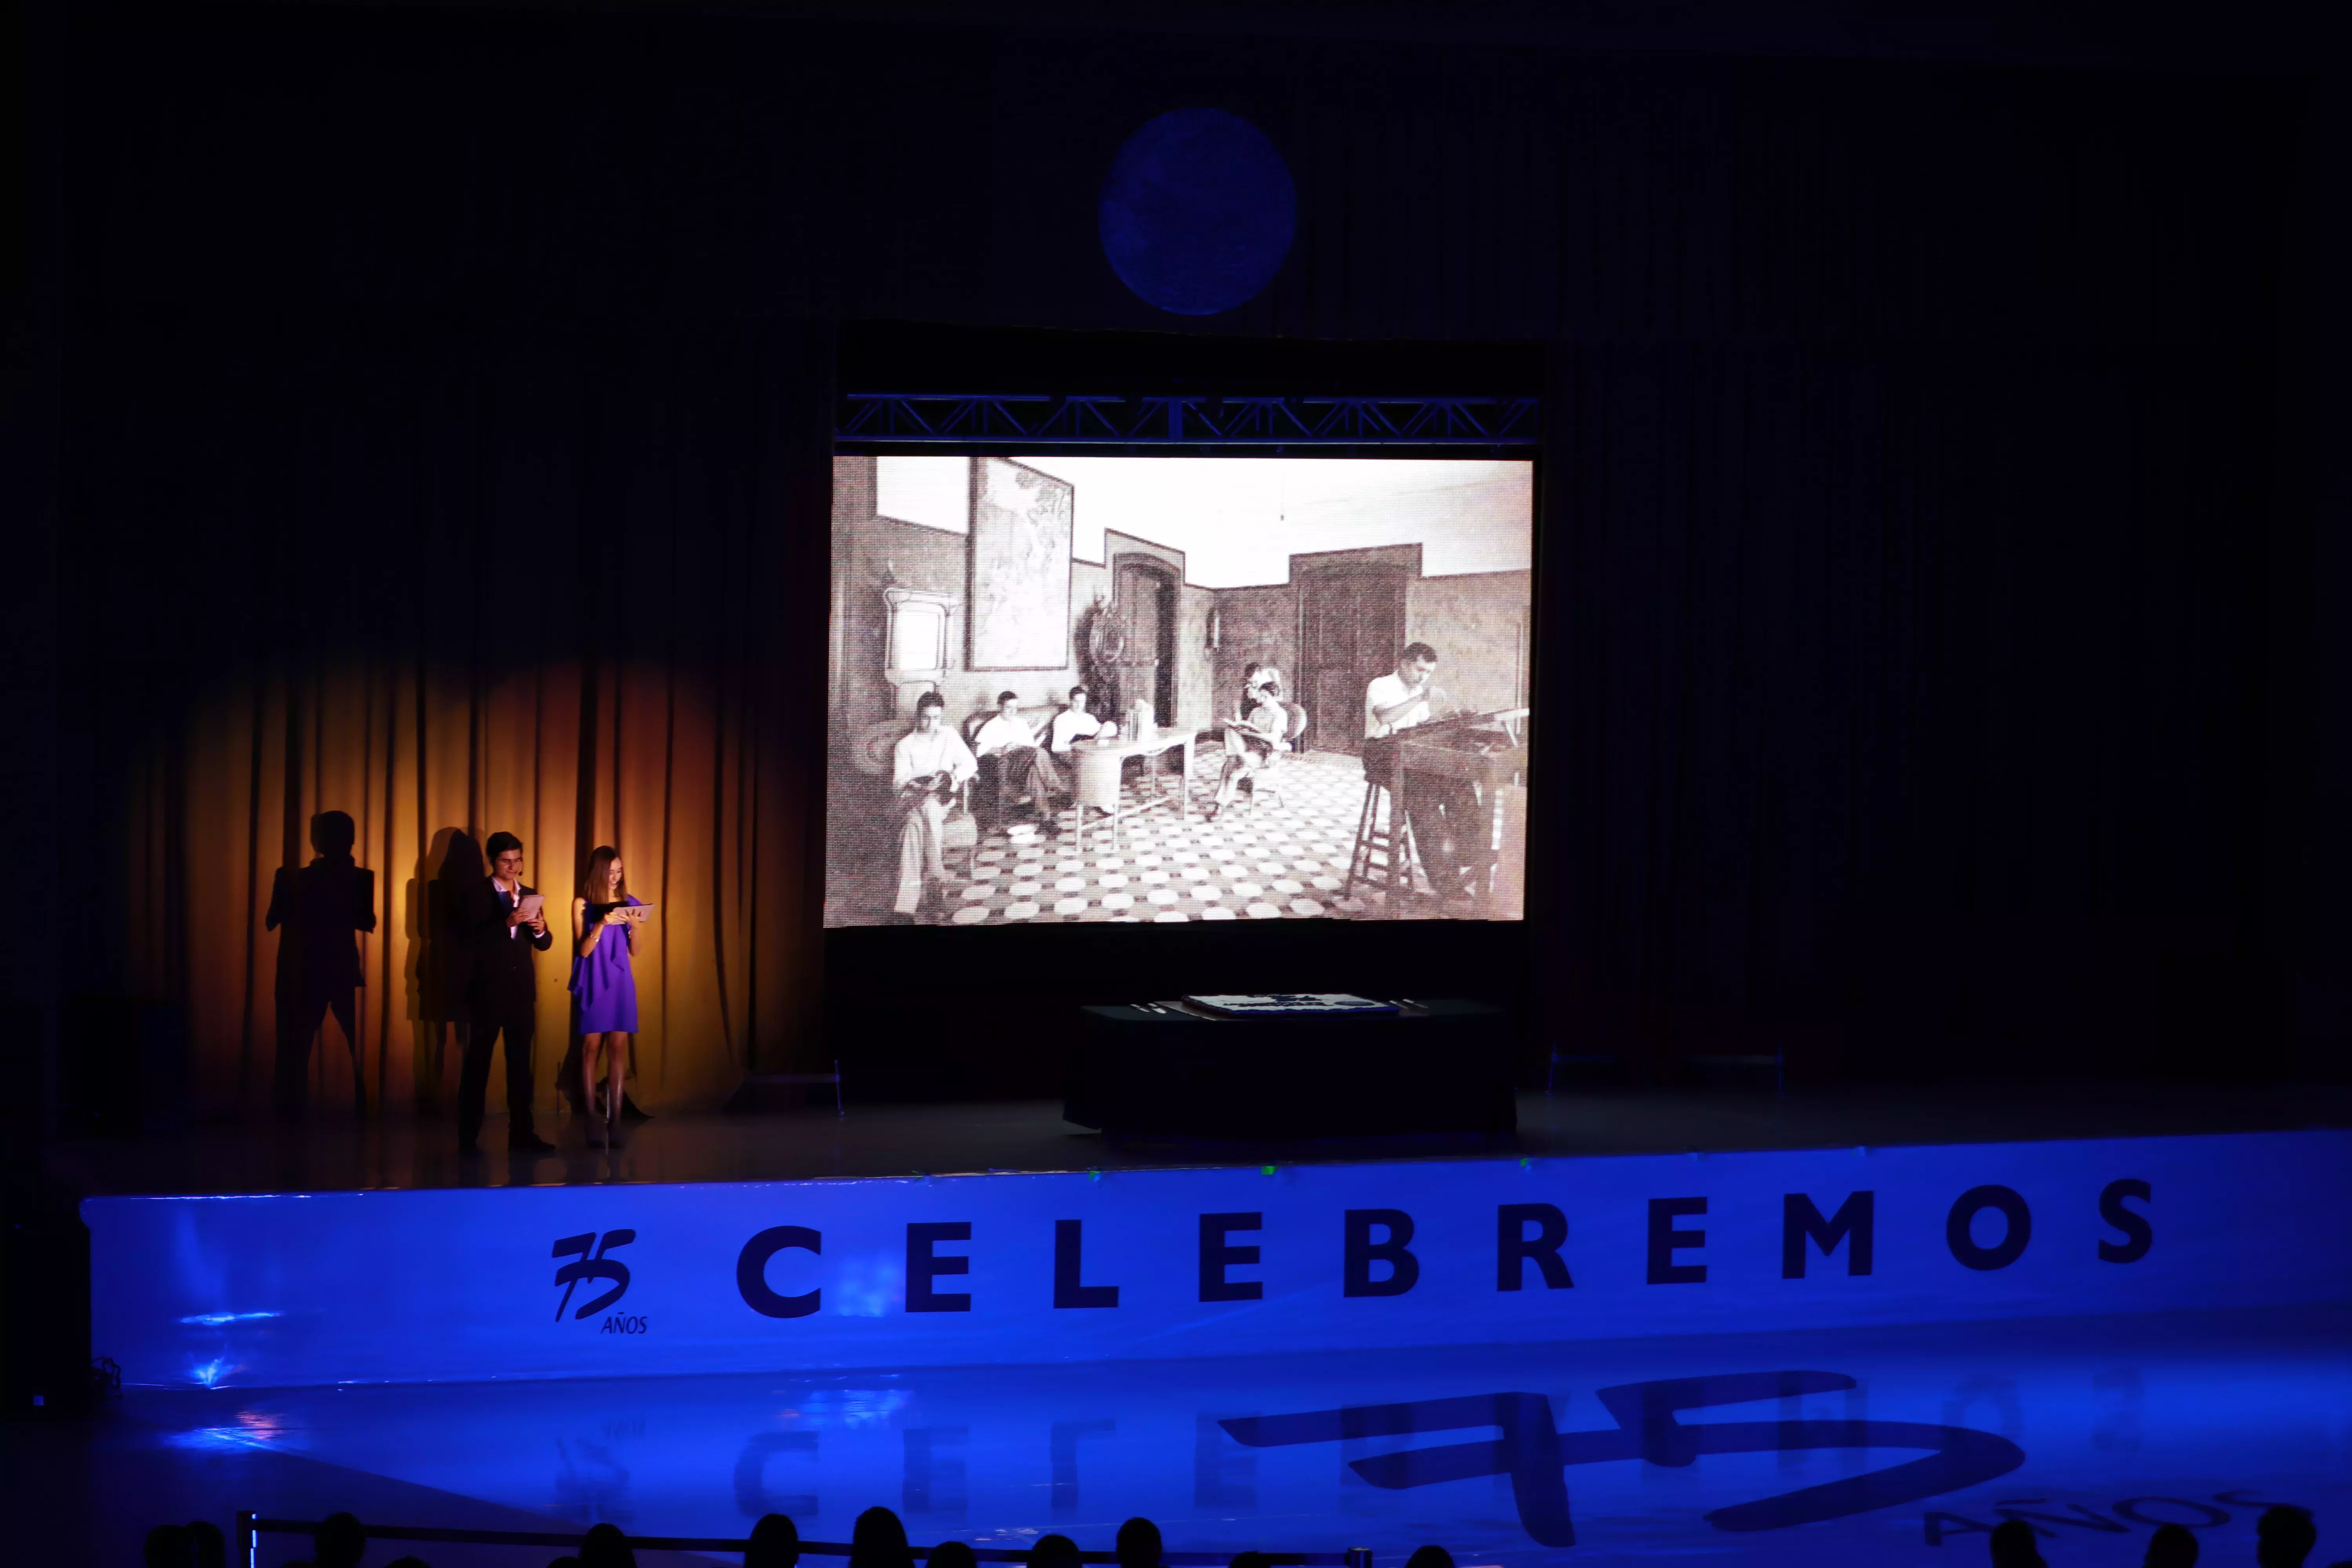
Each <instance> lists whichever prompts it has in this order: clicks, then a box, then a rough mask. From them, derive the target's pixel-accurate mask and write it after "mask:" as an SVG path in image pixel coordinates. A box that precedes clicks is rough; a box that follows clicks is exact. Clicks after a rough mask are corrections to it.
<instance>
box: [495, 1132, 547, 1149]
mask: <svg viewBox="0 0 2352 1568" xmlns="http://www.w3.org/2000/svg"><path fill="white" fill-rule="evenodd" d="M507 1152H508V1153H509V1154H552V1153H554V1152H555V1145H554V1144H552V1143H551V1142H548V1141H547V1140H546V1139H544V1138H541V1137H539V1136H537V1135H536V1134H534V1133H530V1132H525V1133H523V1134H521V1135H520V1137H510V1138H509V1139H508V1140H507Z"/></svg>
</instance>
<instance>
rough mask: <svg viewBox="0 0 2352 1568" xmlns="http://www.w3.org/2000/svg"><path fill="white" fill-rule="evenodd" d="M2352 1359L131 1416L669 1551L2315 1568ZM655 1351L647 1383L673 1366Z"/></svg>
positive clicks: (1473, 1353) (2064, 1342) (297, 1393)
mask: <svg viewBox="0 0 2352 1568" xmlns="http://www.w3.org/2000/svg"><path fill="white" fill-rule="evenodd" d="M1568 1307H1569V1310H1570V1311H1572V1310H1573V1303H1572V1302H1571V1303H1569V1304H1568ZM2347 1329H2352V1309H2347V1308H2343V1307H2336V1308H2328V1309H2296V1310H2284V1309H2281V1310H2264V1311H2254V1312H2229V1313H2194V1314H2150V1315H2147V1316H2139V1317H2128V1318H2109V1319H2052V1320H2042V1321H2023V1322H2020V1321H2010V1322H2001V1323H1960V1324H1947V1325H1939V1326H1935V1327H1929V1328H1899V1329H1898V1328H1889V1329H1876V1330H1864V1331H1842V1332H1839V1333H1835V1334H1779V1335H1757V1336H1745V1337H1710V1338H1678V1339H1658V1340H1643V1341H1625V1342H1610V1343H1583V1344H1578V1343H1553V1344H1543V1345H1528V1346H1507V1347H1506V1346H1495V1347H1480V1348H1476V1349H1469V1350H1440V1351H1403V1350H1399V1351H1388V1352H1379V1353H1367V1354H1344V1355H1340V1354H1335V1355H1330V1356H1325V1357H1302V1358H1285V1359H1283V1360H1281V1361H1278V1362H1268V1361H1264V1360H1248V1361H1223V1362H1219V1361H1188V1362H1181V1363H1124V1364H1111V1365H1105V1364H1101V1363H1096V1364H1091V1365H1086V1366H1067V1367H1064V1366H1048V1367H988V1368H968V1369H954V1370H926V1371H921V1372H908V1373H854V1374H841V1375H834V1374H827V1375H823V1376H803V1375H798V1374H795V1373H790V1372H781V1371H780V1372H777V1373H772V1374H767V1375H755V1376H735V1377H724V1378H693V1379H667V1378H650V1377H649V1378H631V1379H622V1380H614V1381H608V1382H593V1383H574V1384H498V1385H460V1386H404V1387H375V1388H358V1387H354V1388H344V1389H303V1390H289V1391H283V1392H267V1391H263V1392H255V1391H245V1392H223V1393H215V1394H161V1393H154V1392H147V1393H134V1394H131V1396H130V1398H129V1400H128V1401H127V1405H128V1408H129V1411H130V1413H131V1414H132V1415H136V1416H138V1417H139V1418H141V1419H142V1420H145V1421H149V1422H153V1423H157V1424H160V1426H162V1427H163V1428H164V1429H166V1431H167V1432H168V1434H169V1436H168V1437H167V1438H166V1442H167V1444H168V1445H170V1446H172V1447H173V1448H174V1449H175V1451H178V1452H182V1453H184V1454H188V1455H191V1456H196V1455H202V1454H205V1453H206V1452H208V1451H212V1452H241V1451H251V1450H263V1451H268V1452H272V1453H282V1454H298V1455H303V1456H307V1457H308V1458H310V1459H312V1460H318V1461H324V1462H326V1463H328V1464H331V1465H334V1466H339V1467H343V1468H344V1469H345V1471H346V1473H351V1474H353V1475H359V1474H365V1475H370V1476H375V1477H383V1478H388V1479H390V1480H392V1481H394V1482H396V1483H399V1484H401V1485H403V1486H407V1487H428V1488H437V1489H443V1490H445V1491H447V1492H452V1493H458V1494H463V1495H464V1496H466V1497H468V1498H472V1499H478V1500H481V1501H482V1502H484V1503H486V1504H497V1505H502V1506H503V1507H504V1508H506V1509H509V1510H520V1511H523V1512H529V1513H532V1514H536V1515H539V1516H541V1517H542V1518H546V1519H550V1520H560V1521H566V1522H567V1523H585V1522H588V1521H596V1520H611V1521H614V1522H615V1523H618V1524H620V1525H621V1526H622V1527H623V1528H624V1529H626V1530H630V1531H638V1532H667V1533H678V1534H707V1535H719V1534H729V1533H740V1532H741V1531H744V1530H745V1529H747V1528H748V1526H749V1523H750V1521H751V1519H753V1518H755V1517H757V1516H758V1515H760V1514H761V1513H764V1512H767V1511H769V1510H780V1511H783V1512H788V1513H790V1514H792V1515H793V1517H794V1518H795V1520H797V1521H800V1523H801V1525H802V1529H803V1533H804V1534H805V1535H808V1536H811V1537H815V1538H822V1539H836V1540H837V1539H843V1538H845V1536H846V1534H847V1532H848V1530H849V1525H850V1521H851V1519H852V1518H853V1517H854V1516H855V1514H856V1512H857V1511H858V1510H860V1509H863V1508H865V1507H866V1506H868V1505H869V1504H872V1503H877V1502H879V1503H884V1504H887V1505H888V1506H890V1507H892V1508H894V1509H897V1510H899V1511H900V1512H901V1513H902V1514H904V1515H905V1517H906V1519H907V1522H908V1528H909V1531H910V1533H911V1534H913V1535H914V1536H915V1537H916V1538H917V1539H919V1540H923V1541H940V1540H945V1539H950V1538H952V1539H961V1540H966V1541H971V1542H975V1543H980V1544H1004V1543H1017V1542H1022V1541H1025V1540H1030V1539H1034V1537H1035V1536H1036V1535H1037V1534H1038V1533H1040V1532H1042V1531H1063V1532H1065V1533H1067V1534H1069V1535H1072V1536H1074V1537H1075V1538H1076V1540H1077V1541H1078V1542H1080V1544H1081V1545H1082V1546H1086V1547H1088V1548H1093V1547H1096V1546H1108V1544H1109V1542H1110V1538H1111V1535H1112V1532H1113V1531H1115V1530H1116V1528H1117V1526H1118V1522H1119V1521H1121V1520H1123V1519H1125V1518H1127V1517H1129V1515H1133V1514H1144V1515H1148V1516H1150V1517H1151V1518H1153V1519H1155V1520H1158V1521H1160V1523H1161V1525H1162V1526H1163V1528H1164V1529H1165V1531H1166V1533H1167V1538H1168V1543H1169V1546H1170V1548H1171V1550H1181V1551H1202V1550H1208V1551H1216V1552H1228V1551H1238V1550H1241V1549H1244V1548H1247V1547H1261V1548H1269V1549H1276V1548H1287V1549H1291V1550H1307V1551H1337V1550H1340V1549H1342V1548H1345V1547H1349V1546H1364V1545H1369V1546H1370V1547H1371V1548H1373V1550H1374V1551H1375V1552H1376V1554H1377V1561H1379V1562H1380V1563H1382V1564H1384V1565H1386V1568H1395V1565H1396V1564H1397V1563H1400V1562H1401V1561H1402V1557H1403V1555H1404V1553H1405V1552H1408V1551H1409V1550H1410V1549H1411V1548H1412V1546H1414V1545H1416V1544H1418V1543H1420V1542H1428V1541H1436V1542H1444V1543H1445V1544H1447V1545H1448V1546H1450V1547H1451V1548H1452V1549H1453V1551H1454V1554H1455V1556H1456V1558H1457V1560H1459V1561H1460V1562H1462V1563H1465V1564H1471V1563H1512V1564H1517V1563H1528V1564H1533V1563H1572V1562H1593V1561H1609V1560H1612V1559H1617V1558H1625V1557H1663V1556H1675V1557H1688V1556H1691V1555H1694V1554H1698V1555H1705V1556H1707V1557H1710V1558H1714V1559H1716V1560H1718V1561H1737V1562H1739V1563H1759V1564H1776V1565H1777V1564H1783V1563H1785V1564H1789V1565H1790V1568H1794V1565H1796V1564H1800V1563H1802V1564H1807V1565H1814V1564H1820V1563H1855V1564H1863V1563H1868V1564H1872V1565H1874V1568H1875V1565H1883V1564H1886V1563H1954V1564H1961V1563H1965V1564H1968V1565H1969V1568H1975V1565H1976V1564H1978V1563H1981V1562H1982V1561H1983V1553H1984V1550H1985V1541H1984V1534H1985V1532H1986V1531H1988V1530H1989V1529H1990V1527H1991V1526H1992V1525H1994V1524H1997V1523H1999V1522H2000V1521H2001V1520H2002V1519H2003V1518H2004V1517H2023V1518H2027V1519H2029V1520H2030V1521H2033V1522H2035V1523H2036V1524H2037V1526H2038V1527H2039V1528H2041V1529H2042V1530H2043V1531H2045V1532H2046V1533H2047V1535H2048V1537H2049V1539H2047V1540H2046V1541H2044V1542H2043V1552H2044V1554H2045V1555H2046V1556H2047V1557H2048V1559H2049V1561H2050V1563H2051V1564H2052V1568H2075V1565H2078V1564H2079V1565H2083V1568H2092V1565H2097V1568H2126V1564H2137V1563H2138V1562H2139V1561H2140V1558H2141V1555H2142V1553H2143V1552H2145V1550H2146V1547H2147V1537H2148V1534H2149V1531H2151V1530H2152V1529H2153V1528H2154V1527H2155V1525H2156V1524H2157V1523H2158V1522H2161V1521H2168V1520H2177V1521H2179V1522H2182V1523H2184V1524H2187V1525H2189V1526H2190V1527H2191V1528H2193V1529H2195V1530H2196V1531H2198V1532H2199V1534H2200V1539H2201V1540H2202V1541H2203V1542H2204V1550H2205V1553H2206V1560H2207V1561H2208V1562H2209V1563H2215V1564H2217V1565H2218V1564H2243V1563H2252V1561H2253V1539H2252V1529H2253V1521H2254V1518H2255V1515H2256V1514H2257V1513H2258V1512H2259V1511H2260V1509H2261V1506H2262V1505H2263V1503H2265V1502H2269V1501H2287V1502H2293V1503H2297V1504H2300V1505H2303V1506H2305V1507H2308V1508H2311V1509H2313V1510H2315V1511H2316V1513H2317V1516H2318V1521H2319V1525H2320V1530H2321V1539H2320V1547H2319V1550H2318V1552H2316V1553H2315V1554H2314V1556H2313V1558H2312V1562H2313V1563H2315V1564H2316V1563H2327V1562H2332V1561H2334V1560H2335V1559H2336V1558H2339V1557H2343V1556H2346V1555H2347V1554H2348V1553H2347V1552H2346V1550H2345V1543H2346V1542H2347V1539H2352V1333H2347ZM649 1330H650V1331H649V1332H648V1333H647V1334H646V1335H645V1336H642V1337H635V1338H629V1339H625V1340H616V1341H615V1342H614V1347H613V1348H614V1358H615V1360H616V1361H621V1362H634V1363H636V1364H643V1365H653V1364H656V1363H657V1360H658V1356H657V1352H658V1344H659V1341H658V1337H657V1336H658V1334H659V1332H660V1324H659V1323H657V1322H656V1323H653V1324H651V1325H649ZM255 1485H256V1486H257V1489H263V1490H266V1489H267V1486H266V1482H262V1481H257V1482H256V1483H255ZM409 1495H411V1496H421V1495H423V1494H409ZM220 1501H221V1507H222V1508H223V1509H224V1510H226V1509H227V1508H231V1507H237V1506H243V1507H254V1508H260V1509H264V1510H268V1509H269V1508H271V1507H272V1506H273V1500H272V1499H271V1498H269V1497H267V1496H252V1497H242V1498H239V1499H236V1500H226V1499H224V1500H220ZM361 1501H362V1500H356V1499H355V1500H354V1504H355V1506H357V1505H359V1504H360V1502H361ZM403 1522H424V1521H403ZM1571 1541H1572V1542H1573V1544H1570V1542H1571ZM291 1554H292V1552H291V1543H288V1550H287V1551H286V1552H282V1553H280V1555H279V1556H278V1557H275V1558H272V1557H267V1556H266V1557H265V1559H264V1560H265V1561H282V1560H283V1558H284V1557H285V1556H287V1555H291Z"/></svg>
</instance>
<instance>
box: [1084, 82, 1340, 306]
mask: <svg viewBox="0 0 2352 1568" xmlns="http://www.w3.org/2000/svg"><path fill="white" fill-rule="evenodd" d="M1100 221H1101V228H1102V247H1103V254H1104V255H1105V256H1107V257H1108V258H1110V264H1111V267H1112V268H1113V269H1115V270H1116V271H1117V272H1118V275H1119V278H1120V279H1121V280H1122V281H1123V282H1125V283H1126V285H1127V286H1128V287H1129V288H1130V289H1134V290H1135V292H1136V294H1137V296H1138V297H1139V298H1140V299H1142V300H1145V301H1146V302H1147V303H1150V304H1153V305H1157V306H1158V307H1160V309H1161V310H1166V311H1169V312H1171V314H1174V315H1179V316H1213V315H1216V314H1217V313H1219V312H1220V311H1223V310H1232V309H1234V307H1235V306H1237V305H1243V304H1246V303H1247V302H1249V301H1250V300H1254V299H1255V298H1256V297H1257V294H1258V292H1259V290H1261V289H1264V288H1265V286H1266V285H1267V284H1268V283H1270V282H1272V281H1273V279H1274V275H1275V273H1276V271H1277V270H1279V269H1280V268H1281V266H1282V261H1283V258H1284V257H1286V256H1287V255H1289V254H1290V240H1291V237H1292V235H1293V234H1294V233H1296V232H1297V227H1298V194H1297V189H1296V188H1295V187H1294V186H1293V185H1292V184H1291V182H1290V169H1289V167H1288V165H1286V164H1285V163H1283V161H1282V154H1281V153H1278V152H1276V150H1275V146H1274V143H1273V142H1269V141H1267V140H1266V138H1265V132H1261V131H1259V130H1258V128H1257V127H1256V126H1255V125H1252V124H1251V123H1250V122H1249V121H1246V120H1244V119H1242V118H1241V117H1239V116H1238V115H1233V114H1228V113H1226V112H1225V111H1224V110H1221V109H1179V110H1171V112H1169V113H1166V114H1163V115H1161V116H1160V117H1159V118H1158V119H1156V120H1153V121H1150V122H1148V123H1147V124H1145V125H1144V127H1143V128H1142V129H1141V130H1139V131H1138V132H1136V133H1135V134H1134V135H1132V136H1130V137H1129V138H1128V139H1127V143H1126V145H1124V146H1122V147H1121V148H1120V149H1119V150H1118V157H1116V158H1114V159H1112V160H1111V165H1110V174H1109V177H1108V178H1107V179H1106V180H1104V182H1103V190H1102V204H1101V209H1100Z"/></svg>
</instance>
